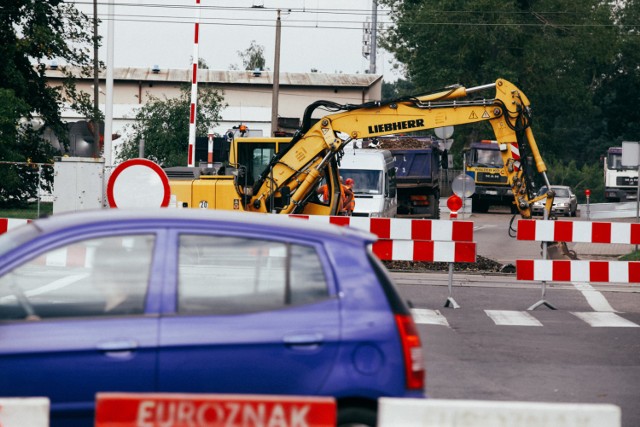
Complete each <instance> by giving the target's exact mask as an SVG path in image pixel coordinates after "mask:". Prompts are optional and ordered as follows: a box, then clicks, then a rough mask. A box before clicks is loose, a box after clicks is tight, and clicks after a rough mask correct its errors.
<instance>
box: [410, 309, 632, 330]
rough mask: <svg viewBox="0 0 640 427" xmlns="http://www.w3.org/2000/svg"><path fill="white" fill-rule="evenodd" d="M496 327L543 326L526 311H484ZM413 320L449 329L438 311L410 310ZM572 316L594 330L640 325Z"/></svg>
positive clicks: (609, 317) (601, 316)
mask: <svg viewBox="0 0 640 427" xmlns="http://www.w3.org/2000/svg"><path fill="white" fill-rule="evenodd" d="M484 312H485V313H486V315H487V316H488V317H489V318H490V319H491V320H492V321H493V322H494V323H495V324H496V325H497V326H544V325H543V324H542V323H541V322H540V321H539V320H538V319H536V318H535V317H533V315H532V314H531V313H530V312H528V311H515V310H484ZM411 313H412V314H413V320H414V322H416V324H420V325H440V326H446V327H448V328H449V327H450V325H449V322H448V321H447V319H446V317H445V316H443V315H442V313H441V312H440V310H429V309H426V308H412V309H411ZM571 314H572V315H574V316H576V317H577V318H578V319H580V320H582V321H584V322H585V323H587V324H588V325H589V326H591V327H594V328H638V327H640V325H638V324H636V323H633V322H632V321H630V320H627V319H625V318H624V317H622V316H619V315H618V314H616V313H611V312H597V311H589V312H571Z"/></svg>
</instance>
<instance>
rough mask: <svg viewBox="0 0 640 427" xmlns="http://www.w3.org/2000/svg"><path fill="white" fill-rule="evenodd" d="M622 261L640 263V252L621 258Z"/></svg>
mask: <svg viewBox="0 0 640 427" xmlns="http://www.w3.org/2000/svg"><path fill="white" fill-rule="evenodd" d="M620 261H640V251H633V252H631V253H628V254H626V255H623V256H621V257H620Z"/></svg>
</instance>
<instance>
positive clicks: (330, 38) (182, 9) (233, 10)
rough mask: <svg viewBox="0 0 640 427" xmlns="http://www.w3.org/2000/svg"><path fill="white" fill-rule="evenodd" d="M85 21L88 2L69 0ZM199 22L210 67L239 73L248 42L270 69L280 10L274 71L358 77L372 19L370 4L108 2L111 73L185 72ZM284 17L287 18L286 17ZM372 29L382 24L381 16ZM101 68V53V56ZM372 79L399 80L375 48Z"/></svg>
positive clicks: (344, 0)
mask: <svg viewBox="0 0 640 427" xmlns="http://www.w3.org/2000/svg"><path fill="white" fill-rule="evenodd" d="M107 1H108V0H98V15H99V17H100V19H102V21H103V22H102V24H101V26H100V34H101V36H103V44H106V41H107V37H106V36H107V20H108V19H109V16H108V14H107V11H108V9H107ZM76 4H77V6H78V8H79V9H81V10H82V11H84V12H85V13H87V14H89V15H90V16H92V13H93V12H92V11H93V6H92V5H93V2H92V0H76ZM198 9H199V14H200V17H199V21H200V40H199V44H198V45H199V56H200V58H202V59H204V60H205V61H206V62H207V64H208V65H209V68H211V69H216V70H228V69H230V67H231V66H232V65H236V66H238V67H239V69H242V68H243V67H242V60H241V58H240V56H239V54H238V51H244V50H246V49H247V48H248V47H249V46H250V45H251V41H252V40H255V41H256V43H257V44H259V45H262V46H264V56H265V59H266V63H267V64H266V68H267V69H269V70H273V67H274V57H275V38H276V36H275V23H276V17H277V12H276V11H277V9H281V10H282V15H281V16H282V34H281V53H280V71H281V72H310V71H311V70H312V69H316V70H318V71H319V72H324V73H334V72H338V73H339V72H342V73H365V72H367V71H368V70H369V59H366V58H364V57H363V55H362V47H363V43H362V40H363V23H364V22H365V21H366V20H367V19H371V14H372V0H201V1H200V7H199V8H198V7H197V6H196V0H114V10H115V15H114V19H115V31H114V36H115V41H114V62H115V66H116V67H151V66H153V65H158V66H160V67H161V68H189V67H190V66H191V58H192V55H193V48H194V30H195V24H194V22H195V20H196V17H197V15H198ZM289 10H290V11H289ZM378 22H379V23H385V22H388V18H387V15H386V14H385V13H384V11H382V10H380V11H379V12H378ZM100 59H101V60H103V61H105V62H106V49H105V48H104V47H103V48H102V49H101V51H100ZM377 59H378V60H377V65H376V74H384V76H385V80H386V81H393V80H395V79H397V78H398V77H400V75H399V73H398V72H397V71H395V70H394V69H393V64H392V63H391V61H392V60H393V56H392V55H391V54H389V53H388V52H385V51H383V50H381V49H378V54H377Z"/></svg>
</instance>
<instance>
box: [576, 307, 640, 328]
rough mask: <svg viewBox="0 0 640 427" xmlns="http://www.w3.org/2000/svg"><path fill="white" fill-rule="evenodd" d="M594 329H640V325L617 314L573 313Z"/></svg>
mask: <svg viewBox="0 0 640 427" xmlns="http://www.w3.org/2000/svg"><path fill="white" fill-rule="evenodd" d="M571 314H573V315H574V316H576V317H577V318H579V319H582V320H584V321H585V322H587V323H588V324H589V325H591V326H592V327H594V328H638V327H640V326H639V325H637V324H635V323H633V322H632V321H630V320H627V319H625V318H624V317H622V316H618V315H617V314H616V313H607V312H597V311H591V312H586V313H577V312H571Z"/></svg>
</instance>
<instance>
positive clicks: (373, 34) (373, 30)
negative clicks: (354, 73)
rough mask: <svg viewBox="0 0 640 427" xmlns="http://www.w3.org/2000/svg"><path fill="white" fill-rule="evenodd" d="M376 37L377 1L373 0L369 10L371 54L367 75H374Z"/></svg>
mask: <svg viewBox="0 0 640 427" xmlns="http://www.w3.org/2000/svg"><path fill="white" fill-rule="evenodd" d="M377 37H378V0H373V6H372V8H371V54H370V55H369V74H375V73H376V49H377V48H378V43H377V40H376V39H377Z"/></svg>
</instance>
